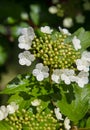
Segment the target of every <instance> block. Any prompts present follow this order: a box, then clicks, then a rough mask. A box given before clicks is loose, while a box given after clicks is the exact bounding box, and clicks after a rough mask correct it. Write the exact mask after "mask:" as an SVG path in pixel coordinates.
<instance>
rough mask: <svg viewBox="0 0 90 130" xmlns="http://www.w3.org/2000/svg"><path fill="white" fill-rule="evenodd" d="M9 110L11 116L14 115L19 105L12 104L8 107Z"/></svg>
mask: <svg viewBox="0 0 90 130" xmlns="http://www.w3.org/2000/svg"><path fill="white" fill-rule="evenodd" d="M7 110H8V113H9V114H13V113H14V112H15V111H16V110H18V105H16V103H15V102H11V103H10V104H9V105H7Z"/></svg>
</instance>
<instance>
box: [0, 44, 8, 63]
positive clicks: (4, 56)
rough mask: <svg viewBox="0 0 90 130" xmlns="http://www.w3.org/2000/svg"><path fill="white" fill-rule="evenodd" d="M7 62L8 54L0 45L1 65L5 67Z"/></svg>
mask: <svg viewBox="0 0 90 130" xmlns="http://www.w3.org/2000/svg"><path fill="white" fill-rule="evenodd" d="M6 60H7V52H6V51H5V49H4V47H2V46H1V45H0V65H3V64H4V63H5V61H6Z"/></svg>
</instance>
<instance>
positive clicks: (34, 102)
mask: <svg viewBox="0 0 90 130" xmlns="http://www.w3.org/2000/svg"><path fill="white" fill-rule="evenodd" d="M40 103H41V100H40V99H35V100H33V101H32V102H31V104H32V106H39V105H40Z"/></svg>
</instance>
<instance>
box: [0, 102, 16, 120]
mask: <svg viewBox="0 0 90 130" xmlns="http://www.w3.org/2000/svg"><path fill="white" fill-rule="evenodd" d="M17 110H18V105H16V103H15V102H11V103H10V104H9V105H7V106H4V105H2V106H1V107H0V120H3V119H5V118H6V117H7V116H8V114H13V113H14V112H15V111H17Z"/></svg>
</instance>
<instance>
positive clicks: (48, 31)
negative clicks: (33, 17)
mask: <svg viewBox="0 0 90 130" xmlns="http://www.w3.org/2000/svg"><path fill="white" fill-rule="evenodd" d="M41 32H43V33H47V34H51V33H52V32H53V29H50V27H49V26H45V27H41Z"/></svg>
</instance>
